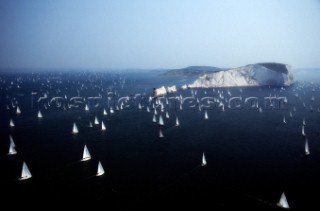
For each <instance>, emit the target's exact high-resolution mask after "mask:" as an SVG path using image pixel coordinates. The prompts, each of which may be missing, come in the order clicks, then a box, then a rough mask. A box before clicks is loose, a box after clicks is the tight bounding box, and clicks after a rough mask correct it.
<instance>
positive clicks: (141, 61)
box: [0, 0, 320, 69]
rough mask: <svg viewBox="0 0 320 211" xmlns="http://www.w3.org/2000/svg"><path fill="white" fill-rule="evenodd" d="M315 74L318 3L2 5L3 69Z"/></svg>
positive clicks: (34, 0) (11, 0) (78, 0)
mask: <svg viewBox="0 0 320 211" xmlns="http://www.w3.org/2000/svg"><path fill="white" fill-rule="evenodd" d="M257 62H280V63H285V64H290V65H292V67H293V68H320V0H258V1H257V0H161V1H160V0H159V1H153V0H90V1H89V0H74V1H72V0H28V1H27V0H1V1H0V68H2V69H3V68H44V69H45V68H72V69H94V68H109V69H128V68H142V69H157V68H182V67H186V66H190V65H208V66H216V67H239V66H243V65H246V64H252V63H257Z"/></svg>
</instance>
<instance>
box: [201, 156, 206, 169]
mask: <svg viewBox="0 0 320 211" xmlns="http://www.w3.org/2000/svg"><path fill="white" fill-rule="evenodd" d="M205 165H207V160H206V157H205V156H204V153H202V163H201V166H205Z"/></svg>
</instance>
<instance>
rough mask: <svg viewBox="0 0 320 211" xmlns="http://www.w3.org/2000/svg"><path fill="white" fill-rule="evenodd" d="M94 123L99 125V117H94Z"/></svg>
mask: <svg viewBox="0 0 320 211" xmlns="http://www.w3.org/2000/svg"><path fill="white" fill-rule="evenodd" d="M94 124H95V125H98V124H99V120H98V117H94Z"/></svg>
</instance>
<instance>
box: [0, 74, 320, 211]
mask: <svg viewBox="0 0 320 211" xmlns="http://www.w3.org/2000/svg"><path fill="white" fill-rule="evenodd" d="M158 74H159V73H158V72H157V73H152V72H142V73H141V72H139V73H137V72H135V73H128V72H122V73H113V72H108V73H104V72H94V73H93V72H92V73H90V72H62V73H59V72H52V73H32V74H31V73H10V74H8V73H2V74H1V85H0V88H1V90H0V98H1V101H0V102H1V122H0V127H1V130H0V139H1V141H0V152H1V159H0V167H1V174H0V186H1V190H3V192H4V193H6V194H5V196H2V200H3V201H5V200H12V199H14V200H15V201H17V202H18V201H19V202H23V201H25V202H28V203H36V202H37V201H39V200H41V201H44V202H48V203H57V204H59V203H62V202H67V203H70V204H73V203H74V204H79V203H81V204H84V205H90V206H95V205H105V206H106V207H113V208H114V209H117V210H118V209H119V210H132V209H146V210H147V209H148V210H149V209H152V210H157V209H159V210H160V209H163V208H168V207H172V206H176V207H178V208H188V207H189V206H194V205H196V206H197V207H198V208H204V207H207V206H209V207H210V208H212V209H228V208H232V209H233V208H236V209H241V208H254V209H270V210H274V209H279V208H277V207H276V203H277V202H278V200H279V198H280V196H281V194H282V192H283V191H284V192H285V194H286V196H287V199H288V203H289V205H290V207H291V208H293V209H301V208H304V209H305V208H310V207H312V206H317V203H316V200H317V195H314V192H317V190H318V188H319V187H320V180H319V178H320V171H319V170H320V167H319V162H320V142H319V140H320V130H319V128H320V121H319V116H320V113H319V110H318V107H319V105H320V104H319V102H320V98H319V93H320V88H319V84H318V83H307V82H304V83H301V82H299V81H298V82H297V83H296V84H295V85H293V86H292V87H289V88H286V89H284V90H283V89H281V88H280V87H262V88H242V89H241V90H240V89H239V88H230V89H214V90H213V89H196V90H193V91H192V90H186V91H182V90H179V91H178V93H176V94H172V95H170V96H169V97H178V96H180V95H181V96H182V98H185V97H191V96H194V97H195V99H196V98H198V99H202V98H203V97H208V96H209V97H216V98H217V97H218V96H219V95H218V91H219V92H222V91H223V94H222V95H223V96H224V99H223V103H224V104H225V111H222V110H221V107H218V106H213V107H210V108H209V109H208V115H209V119H208V120H204V118H203V117H204V109H202V110H201V111H199V110H198V105H197V106H196V107H195V108H193V107H192V106H190V104H189V105H188V103H187V102H186V101H185V103H184V104H183V110H180V107H179V105H180V104H179V103H178V104H174V102H176V101H172V102H171V101H170V102H169V105H165V107H166V111H168V112H169V114H170V118H169V119H166V118H165V112H161V111H160V109H159V108H158V109H157V111H158V113H161V115H162V117H163V118H164V120H165V125H164V126H161V129H162V131H163V134H164V136H165V137H164V138H159V137H158V136H159V128H160V126H158V125H157V124H155V123H153V122H152V117H153V112H154V111H153V109H152V106H151V105H152V104H151V103H152V102H153V101H152V102H149V100H148V99H149V96H150V95H151V94H152V89H153V88H154V87H160V86H162V85H165V86H171V85H173V84H176V85H178V87H180V86H181V85H182V84H184V83H189V81H190V79H174V78H164V77H160V76H159V75H158ZM11 82H12V83H11ZM18 85H19V87H20V88H18V87H17V86H18ZM194 91H195V92H196V95H192V93H193V94H195V93H194ZM227 91H230V92H231V94H232V96H229V95H228V94H227ZM31 92H34V93H35V92H37V94H33V95H31ZM44 93H46V94H47V96H48V99H49V100H51V99H52V98H54V97H61V98H63V99H64V100H61V99H60V101H61V105H57V104H55V103H53V102H51V103H50V105H49V104H47V105H46V108H45V106H44V104H45V103H47V102H45V103H43V102H38V99H39V97H41V96H44ZM270 94H271V96H277V97H283V96H285V97H287V99H288V103H286V104H284V105H283V104H281V105H280V104H279V106H275V107H272V108H270V107H267V106H266V105H265V101H266V100H265V97H268V96H270ZM65 95H66V98H65ZM296 95H297V96H296ZM75 96H78V97H83V98H86V102H87V103H88V104H89V105H90V111H89V112H86V111H84V104H82V103H77V105H80V107H78V108H75V107H71V108H70V107H68V106H70V105H72V102H71V100H70V98H72V97H75ZM93 96H95V97H96V96H101V101H100V104H99V106H97V107H94V103H93V102H92V101H91V102H89V100H88V97H93ZM141 96H142V97H141ZM239 96H241V97H242V99H243V100H242V101H241V103H242V104H241V107H240V108H234V107H231V108H230V107H228V106H227V105H228V104H227V102H226V100H229V99H230V98H231V97H239ZM312 96H313V97H314V98H315V100H314V101H312V100H311V97H312ZM108 97H109V98H108ZM121 97H129V98H130V99H131V101H130V103H129V104H128V105H129V106H128V107H126V108H125V109H123V110H119V111H115V113H114V114H110V112H109V110H108V107H110V106H111V107H113V108H114V109H115V106H116V105H118V106H120V104H118V102H119V101H118V100H119V99H120V98H121ZM246 97H256V98H257V99H258V101H259V103H260V106H261V107H262V109H263V112H259V111H258V110H257V109H252V108H250V107H249V106H248V104H246V103H245V101H244V99H245V98H246ZM120 102H121V101H120ZM139 102H140V103H141V104H142V105H144V106H146V105H147V104H149V105H150V109H151V112H150V113H148V112H147V111H146V107H144V108H143V109H141V110H140V109H138V103H139ZM303 103H304V104H305V106H304V105H303ZM16 105H18V106H19V107H20V109H21V111H22V113H21V114H20V115H17V114H16V108H15V107H14V106H16ZM310 106H312V109H310ZM104 108H106V109H107V111H108V115H107V116H104V115H103V112H102V111H103V109H104ZM38 110H41V111H42V113H43V116H44V118H43V119H41V120H39V119H38V118H37V112H38ZM290 112H291V113H292V117H290V115H289V114H290ZM284 115H285V116H286V120H287V124H283V123H282V119H283V116H284ZM95 116H97V117H98V119H99V120H100V121H101V120H103V121H104V123H105V125H106V127H107V130H106V131H101V130H100V126H95V125H94V127H92V128H90V127H89V122H90V121H91V122H92V123H93V121H94V117H95ZM176 116H178V117H179V120H180V126H179V127H176V126H175V118H176ZM303 118H305V119H306V123H307V125H306V128H305V130H306V134H307V138H308V140H309V146H310V152H311V154H310V155H309V156H305V155H304V143H305V138H304V137H303V136H302V135H301V125H302V119H303ZM10 119H13V121H14V122H15V125H16V126H15V127H14V128H10V127H9V120H10ZM74 122H75V123H76V124H77V126H78V128H79V133H78V134H76V135H73V134H72V133H71V130H72V125H73V123H74ZM10 134H11V135H12V137H13V139H14V141H15V144H16V149H17V152H18V153H17V154H16V155H11V156H9V155H7V152H8V149H9V135H10ZM85 144H86V145H87V147H88V149H89V151H90V153H91V156H92V159H91V160H89V161H86V162H81V161H80V159H81V158H82V153H83V147H84V145H85ZM203 152H204V153H205V155H206V159H207V162H208V164H207V166H205V167H201V166H200V164H201V157H202V153H203ZM23 161H25V162H26V163H27V164H28V166H29V169H30V171H31V173H32V178H31V179H29V180H25V181H18V178H19V177H20V175H21V168H22V162H23ZM99 161H101V163H102V165H103V166H104V169H105V174H104V175H103V176H101V177H96V176H95V174H96V170H97V165H98V162H99ZM171 204H172V205H171Z"/></svg>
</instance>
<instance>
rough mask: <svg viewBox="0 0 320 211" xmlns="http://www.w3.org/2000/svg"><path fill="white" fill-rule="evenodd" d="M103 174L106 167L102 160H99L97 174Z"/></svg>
mask: <svg viewBox="0 0 320 211" xmlns="http://www.w3.org/2000/svg"><path fill="white" fill-rule="evenodd" d="M103 174H104V169H103V166H102V164H101V162H100V161H99V164H98V170H97V174H96V176H101V175H103Z"/></svg>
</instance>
